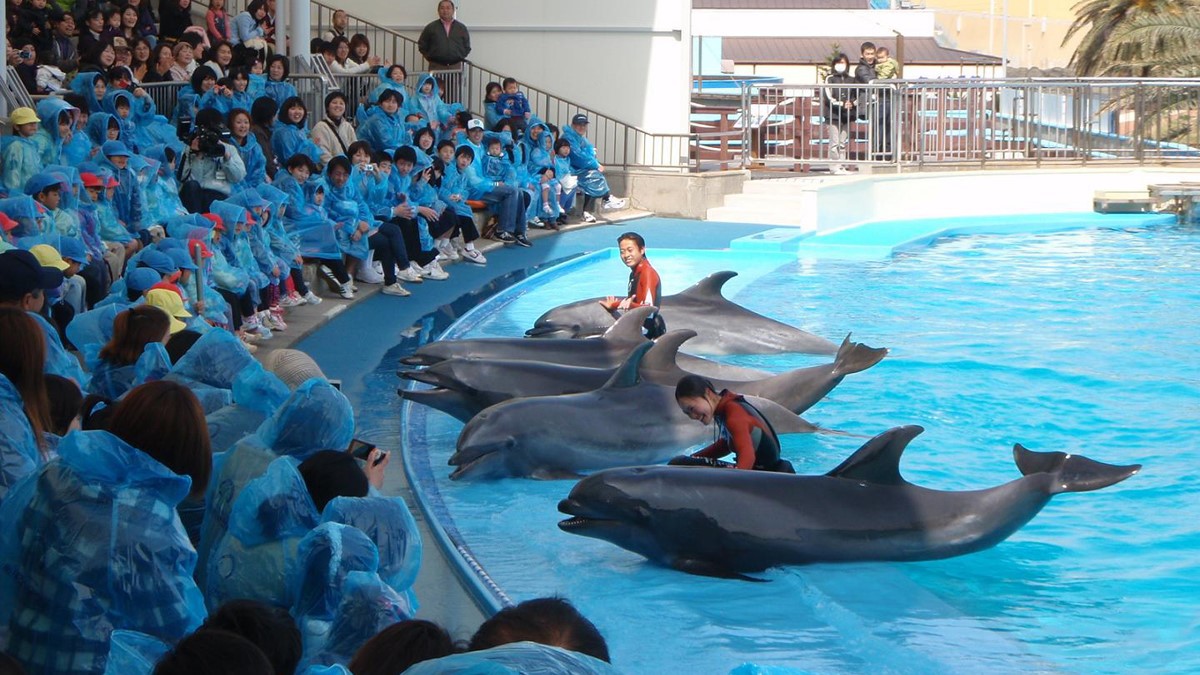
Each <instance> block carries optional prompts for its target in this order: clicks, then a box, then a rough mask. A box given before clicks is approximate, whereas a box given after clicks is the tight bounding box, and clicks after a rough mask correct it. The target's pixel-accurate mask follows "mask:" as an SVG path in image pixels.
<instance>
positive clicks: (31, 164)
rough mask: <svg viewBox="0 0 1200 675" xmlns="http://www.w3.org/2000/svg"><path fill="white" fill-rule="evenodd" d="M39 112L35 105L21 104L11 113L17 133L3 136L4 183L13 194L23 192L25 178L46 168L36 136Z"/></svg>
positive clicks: (14, 130)
mask: <svg viewBox="0 0 1200 675" xmlns="http://www.w3.org/2000/svg"><path fill="white" fill-rule="evenodd" d="M40 121H41V120H40V118H38V116H37V114H36V113H34V111H33V109H32V108H17V109H16V110H14V111H12V114H11V115H10V116H9V122H10V123H11V124H12V127H13V133H12V135H10V136H4V137H3V138H0V148H2V151H0V156H2V158H3V173H2V174H0V176H2V178H3V183H4V187H5V188H7V189H8V191H9V192H10V193H12V194H20V192H21V189H22V188H24V187H25V182H26V181H28V180H29V179H30V178H32V177H33V175H34V174H36V173H38V172H40V171H41V170H42V168H43V166H44V165H43V164H42V152H41V148H40V147H38V142H37V141H35V140H34V138H33V136H34V134H36V133H37V132H38V129H39V128H40V127H39V126H38V123H39V122H40Z"/></svg>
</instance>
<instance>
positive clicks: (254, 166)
mask: <svg viewBox="0 0 1200 675" xmlns="http://www.w3.org/2000/svg"><path fill="white" fill-rule="evenodd" d="M227 123H228V125H229V143H230V144H231V145H233V147H235V148H237V151H238V154H239V155H241V157H242V164H244V165H245V166H246V177H245V178H243V179H242V182H240V183H238V184H237V185H235V186H234V189H235V190H244V189H247V188H255V187H258V186H259V185H264V184H266V182H267V157H266V155H265V154H263V149H262V146H260V145H259V144H258V139H257V138H255V136H254V134H253V133H252V132H251V130H250V112H249V110H248V109H241V108H235V109H233V110H231V111H230V112H229V115H228V118H227Z"/></svg>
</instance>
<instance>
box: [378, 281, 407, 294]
mask: <svg viewBox="0 0 1200 675" xmlns="http://www.w3.org/2000/svg"><path fill="white" fill-rule="evenodd" d="M382 293H383V294H384V295H395V296H399V297H401V298H404V297H408V296H410V295H412V293H410V292H409V290H408V289H407V288H405V287H403V286H401V285H400V282H399V281H397V282H396V283H394V284H391V285H390V286H384V287H383V291H382Z"/></svg>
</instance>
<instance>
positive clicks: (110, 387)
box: [82, 342, 171, 399]
mask: <svg viewBox="0 0 1200 675" xmlns="http://www.w3.org/2000/svg"><path fill="white" fill-rule="evenodd" d="M103 346H104V345H98V344H94V343H93V344H90V345H84V346H83V347H82V349H83V351H84V356H85V358H86V360H87V364H88V370H89V371H91V374H92V379H91V381H90V382H89V383H88V387H87V391H88V392H89V393H92V394H98V395H100V396H104V397H105V398H110V399H117V398H120V397H122V396H124V395H125V393H126V392H128V391H129V390H130V389H133V388H134V387H136V386H137V385H139V384H142V383H144V382H147V381H150V380H151V379H161V377H162V375H163V374H165V373H166V372H167V371H168V370H170V368H171V357H169V356H167V348H166V347H164V346H163V343H161V342H151V343H149V344H147V345H146V346H145V347H144V348H143V349H142V355H141V356H139V357H138V360H137V361H135V362H134V363H131V364H128V365H123V366H121V365H115V364H113V363H112V362H110V361H106V360H104V359H102V358H100V348H101V347H103Z"/></svg>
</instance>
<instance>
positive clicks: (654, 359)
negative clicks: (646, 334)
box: [642, 329, 696, 377]
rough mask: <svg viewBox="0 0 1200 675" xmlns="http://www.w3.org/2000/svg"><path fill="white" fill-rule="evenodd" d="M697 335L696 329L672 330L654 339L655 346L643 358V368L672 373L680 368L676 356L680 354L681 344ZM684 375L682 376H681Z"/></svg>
mask: <svg viewBox="0 0 1200 675" xmlns="http://www.w3.org/2000/svg"><path fill="white" fill-rule="evenodd" d="M694 337H696V331H694V330H688V329H683V330H672V331H667V334H666V335H663V336H662V337H660V338H658V339H657V340H655V341H654V346H653V347H651V348H650V351H648V352H646V356H645V357H643V358H642V370H650V371H654V372H661V373H670V372H675V371H677V370H678V369H679V366H678V365H677V364H676V363H675V358H676V357H677V356H679V346H680V345H682V344H683V343H684V342H687V341H688V340H690V339H692V338H694ZM680 377H682V376H680Z"/></svg>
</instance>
